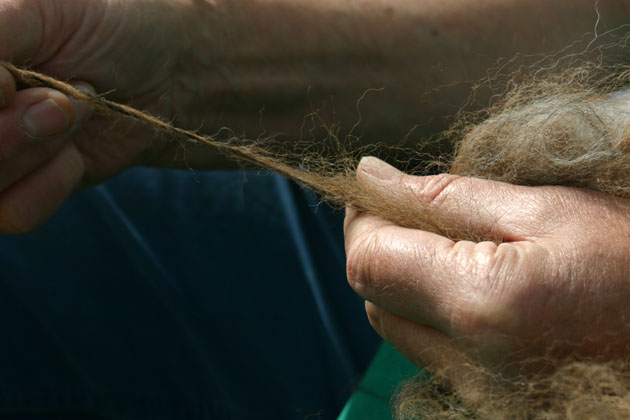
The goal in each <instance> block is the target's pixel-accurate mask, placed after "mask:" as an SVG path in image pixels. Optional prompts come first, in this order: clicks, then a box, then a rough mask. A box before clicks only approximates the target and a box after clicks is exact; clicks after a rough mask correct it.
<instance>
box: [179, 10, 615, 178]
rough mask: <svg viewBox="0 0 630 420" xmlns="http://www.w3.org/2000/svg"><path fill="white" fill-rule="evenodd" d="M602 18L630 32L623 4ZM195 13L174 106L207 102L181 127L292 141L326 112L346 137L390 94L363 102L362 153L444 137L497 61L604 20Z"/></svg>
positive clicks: (521, 15) (471, 14)
mask: <svg viewBox="0 0 630 420" xmlns="http://www.w3.org/2000/svg"><path fill="white" fill-rule="evenodd" d="M599 11H600V13H601V19H600V24H599V25H600V26H599V31H600V33H601V32H603V31H604V30H606V29H611V28H614V27H617V26H619V25H622V24H623V23H625V21H626V17H627V15H626V12H625V9H624V7H623V4H622V3H621V2H619V1H617V0H609V1H600V4H599ZM187 13H188V14H189V15H190V18H189V20H188V22H187V24H186V26H187V28H186V30H187V31H188V33H189V38H190V48H189V49H187V50H186V52H185V54H184V56H183V57H184V58H185V59H183V60H181V63H182V64H181V65H180V66H179V77H178V79H177V80H178V85H177V86H176V88H175V89H176V92H175V95H174V98H176V99H175V100H176V102H177V98H178V97H179V98H184V97H186V98H189V97H190V96H191V95H192V96H195V97H197V98H198V100H195V101H191V102H189V103H191V104H194V106H192V107H189V108H188V109H184V112H182V113H181V114H180V115H178V116H177V119H178V121H180V122H181V123H182V124H183V125H185V126H188V127H201V126H203V129H204V130H205V131H206V132H213V131H214V130H216V129H217V128H219V127H224V126H225V127H229V128H231V129H233V130H234V131H235V133H237V134H243V135H245V136H247V137H250V138H251V137H256V136H258V135H259V134H261V132H262V130H263V129H262V127H264V128H265V129H266V130H268V131H267V133H266V134H274V133H278V132H281V133H284V135H286V137H287V138H289V139H295V138H298V137H300V135H301V134H302V135H303V136H304V135H305V133H301V129H303V128H304V127H303V121H304V116H305V115H307V114H309V113H310V112H312V111H313V110H322V111H321V115H322V116H323V117H324V119H326V120H327V121H328V122H329V123H339V125H340V127H341V135H343V134H344V133H347V131H348V130H349V129H350V128H351V127H352V126H353V125H354V123H355V122H356V121H357V120H358V118H359V115H358V113H357V106H356V105H357V101H358V99H359V98H360V97H361V95H362V94H363V93H364V92H365V91H366V90H367V89H370V88H383V90H382V91H379V92H372V93H370V94H369V95H368V96H367V97H366V98H365V99H364V100H363V101H362V102H361V117H362V121H361V124H360V126H359V129H358V130H357V131H356V132H355V134H360V135H361V138H362V141H364V142H375V141H387V142H398V141H400V140H401V139H402V138H403V137H404V136H405V135H406V134H407V133H408V132H409V130H411V129H412V128H413V127H414V126H416V125H419V126H420V127H421V128H420V129H417V130H416V131H415V132H414V139H419V138H420V137H423V136H425V135H427V134H431V133H435V132H436V131H437V130H440V129H443V128H444V127H445V120H444V118H443V117H445V116H447V115H451V114H453V113H454V112H455V111H456V110H457V109H459V108H460V107H461V106H462V104H463V103H464V102H465V101H466V98H467V97H468V95H469V93H470V87H471V84H472V83H474V82H475V81H477V80H479V79H480V78H482V77H483V76H484V75H485V74H486V71H487V69H488V68H490V67H493V66H496V63H497V60H498V59H500V58H505V57H507V58H510V57H513V56H514V55H515V54H517V53H521V54H537V53H548V52H553V51H556V50H558V49H561V48H564V47H566V46H568V45H569V44H571V42H572V41H574V40H576V39H579V38H580V37H581V36H582V35H583V34H585V33H588V32H592V31H593V28H594V25H595V22H596V20H597V14H596V11H595V5H594V3H593V2H592V1H590V0H582V1H575V0H562V1H556V2H553V3H549V2H547V1H543V0H535V1H531V0H511V1H506V0H486V1H483V0H478V1H468V0H467V1H464V0H450V1H444V0H431V1H422V2H419V1H412V0H367V1H363V2H359V1H345V2H337V1H314V0H276V1H268V0H238V1H222V0H216V1H214V2H205V1H204V2H202V1H191V4H189V7H188V12H187ZM324 103H325V105H324ZM176 109H177V107H176ZM261 110H262V116H261V112H260V111H261ZM309 129H310V125H309V124H308V123H307V125H306V132H307V133H308V130H309ZM196 156H201V158H202V160H203V157H202V155H199V154H196ZM190 158H191V157H190V156H189V159H190ZM194 160H195V159H194V157H193V161H194ZM194 164H195V166H198V164H197V162H194Z"/></svg>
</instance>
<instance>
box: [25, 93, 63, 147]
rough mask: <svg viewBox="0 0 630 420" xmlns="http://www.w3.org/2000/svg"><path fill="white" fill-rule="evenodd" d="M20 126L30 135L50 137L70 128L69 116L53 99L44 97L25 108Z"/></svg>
mask: <svg viewBox="0 0 630 420" xmlns="http://www.w3.org/2000/svg"><path fill="white" fill-rule="evenodd" d="M22 126H23V127H24V129H25V130H26V132H27V134H28V135H30V136H31V137H35V138H40V137H50V136H54V135H57V134H61V133H63V132H65V131H67V130H68V129H69V128H70V117H69V116H68V114H66V112H65V111H64V110H63V108H61V107H60V106H59V105H58V104H57V103H56V102H55V101H54V100H52V99H45V100H43V101H41V102H38V103H36V104H33V105H31V106H29V107H28V108H26V111H25V112H24V115H23V116H22Z"/></svg>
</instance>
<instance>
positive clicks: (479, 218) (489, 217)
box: [357, 157, 560, 242]
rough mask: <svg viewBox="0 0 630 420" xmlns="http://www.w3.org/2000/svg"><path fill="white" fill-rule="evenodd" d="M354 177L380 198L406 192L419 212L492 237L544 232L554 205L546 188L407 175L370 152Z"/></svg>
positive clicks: (394, 199)
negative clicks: (369, 155) (374, 156)
mask: <svg viewBox="0 0 630 420" xmlns="http://www.w3.org/2000/svg"><path fill="white" fill-rule="evenodd" d="M357 179H358V181H359V182H360V183H361V184H363V186H364V187H365V188H368V189H370V190H371V191H372V192H374V193H376V194H377V195H379V196H381V197H382V198H383V200H385V201H391V202H400V201H401V195H402V196H404V195H407V196H410V198H409V200H407V201H409V202H410V203H411V204H410V205H411V207H412V208H413V207H414V202H415V207H416V208H417V209H418V212H419V217H421V213H420V212H424V213H426V212H427V211H429V212H431V215H432V216H434V217H435V218H437V219H440V220H444V221H446V222H448V224H450V225H451V227H452V228H454V229H456V230H458V231H463V232H470V234H469V235H470V236H471V238H476V237H485V238H494V237H497V236H498V239H500V240H502V241H504V242H510V241H520V240H526V239H530V238H533V237H538V236H541V235H545V234H546V233H547V232H546V229H547V228H546V224H547V223H546V222H547V220H549V219H553V218H554V217H557V216H558V212H559V210H560V209H559V207H558V206H557V205H553V204H550V202H553V201H554V198H555V197H554V194H553V193H552V191H553V190H552V189H547V191H546V192H545V190H544V189H541V188H538V189H535V188H531V187H523V186H515V185H510V184H505V183H502V182H496V181H489V180H482V179H475V178H463V177H459V176H456V175H449V174H441V175H434V176H424V177H419V176H411V175H406V174H404V173H402V172H400V171H398V170H397V169H396V168H394V167H392V166H390V165H388V164H386V163H385V162H383V161H381V160H379V159H376V158H373V157H365V158H363V159H361V162H360V164H359V166H358V169H357ZM555 204H557V203H555ZM543 212H546V213H545V214H542V213H543ZM552 216H553V217H552ZM424 217H425V218H426V216H424Z"/></svg>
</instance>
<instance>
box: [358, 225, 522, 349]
mask: <svg viewBox="0 0 630 420" xmlns="http://www.w3.org/2000/svg"><path fill="white" fill-rule="evenodd" d="M531 251H532V248H531V247H530V246H529V245H528V243H519V244H501V245H497V244H495V243H493V242H481V243H475V242H469V241H460V242H453V241H451V240H450V239H448V238H445V237H443V236H440V235H437V234H434V233H430V232H425V231H421V230H415V229H409V228H403V227H400V226H396V225H394V224H393V223H391V222H387V221H386V220H384V219H382V218H379V217H376V216H371V215H367V214H352V215H351V216H350V218H349V220H348V221H347V223H346V252H347V267H346V268H347V276H348V282H349V283H350V285H351V286H352V287H353V289H354V290H355V291H356V292H357V293H358V294H359V295H361V296H362V297H363V298H364V299H367V300H369V301H371V302H374V303H375V304H376V305H378V306H380V307H383V308H385V309H387V310H388V311H390V312H393V313H395V314H397V315H400V316H402V317H404V318H407V319H409V320H411V321H414V322H418V323H421V324H425V325H429V326H431V327H434V328H436V329H438V330H440V331H443V332H444V333H446V334H447V335H449V336H455V335H461V334H464V333H466V332H467V331H474V330H475V328H476V326H478V325H479V323H485V322H495V321H496V322H499V323H500V322H503V321H504V318H505V317H509V314H506V313H502V311H503V309H504V307H503V306H502V305H501V302H502V301H503V300H502V298H503V296H505V295H507V294H508V291H507V290H506V288H507V287H510V285H511V284H512V283H513V282H512V281H511V279H510V277H512V276H515V277H518V276H523V275H524V270H526V264H524V261H526V260H527V259H528V258H529V253H530V252H531ZM499 280H500V281H499Z"/></svg>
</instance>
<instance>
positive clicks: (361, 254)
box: [346, 226, 388, 292]
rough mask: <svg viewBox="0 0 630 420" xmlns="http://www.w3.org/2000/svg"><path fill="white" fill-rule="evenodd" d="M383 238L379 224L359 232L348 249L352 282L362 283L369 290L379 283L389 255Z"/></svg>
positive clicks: (347, 265)
mask: <svg viewBox="0 0 630 420" xmlns="http://www.w3.org/2000/svg"><path fill="white" fill-rule="evenodd" d="M383 238H384V235H381V229H380V228H379V227H378V226H371V227H369V228H366V229H364V230H363V231H361V232H360V233H357V235H356V237H355V238H354V239H353V241H352V242H351V244H350V246H349V247H348V249H347V257H346V275H347V279H348V282H349V283H350V284H361V285H362V287H363V288H364V290H366V291H368V292H369V291H370V289H373V288H374V286H375V285H377V284H378V283H379V272H380V271H381V269H382V268H383V266H384V264H386V260H387V257H386V256H387V255H388V252H386V249H385V244H384V239H383Z"/></svg>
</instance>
